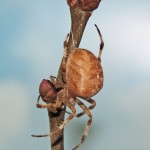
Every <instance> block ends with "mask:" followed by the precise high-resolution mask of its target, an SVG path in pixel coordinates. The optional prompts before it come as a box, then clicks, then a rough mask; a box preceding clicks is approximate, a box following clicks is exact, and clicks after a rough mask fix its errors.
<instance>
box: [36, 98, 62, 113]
mask: <svg viewBox="0 0 150 150" xmlns="http://www.w3.org/2000/svg"><path fill="white" fill-rule="evenodd" d="M40 97H41V96H40V95H39V96H38V99H37V102H36V107H37V108H47V109H49V110H50V111H51V112H53V113H57V109H59V108H60V109H62V108H63V105H62V103H61V102H60V101H56V102H55V103H47V104H40V103H39V101H40Z"/></svg>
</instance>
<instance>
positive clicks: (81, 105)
mask: <svg viewBox="0 0 150 150" xmlns="http://www.w3.org/2000/svg"><path fill="white" fill-rule="evenodd" d="M76 102H77V104H78V105H79V106H80V107H81V108H82V109H83V111H84V112H85V113H86V114H87V115H88V116H89V120H88V122H87V124H86V127H85V130H84V133H83V136H82V138H81V141H80V143H79V144H78V145H77V146H75V147H74V148H73V149H72V150H76V149H77V148H78V147H79V146H80V145H81V144H82V143H83V142H84V141H85V139H86V137H87V135H88V133H89V129H90V125H91V123H92V114H91V112H90V111H89V109H88V108H87V107H86V106H85V105H84V103H82V102H81V101H80V100H79V99H76Z"/></svg>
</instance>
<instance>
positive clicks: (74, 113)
mask: <svg viewBox="0 0 150 150" xmlns="http://www.w3.org/2000/svg"><path fill="white" fill-rule="evenodd" d="M65 105H66V106H68V107H69V108H70V110H71V111H72V113H71V114H70V115H69V117H68V118H67V119H66V120H64V122H63V123H62V124H61V125H60V126H59V127H58V129H57V130H56V131H54V132H52V133H50V136H53V135H55V134H56V133H57V132H59V131H61V130H62V129H63V128H64V127H65V125H66V124H67V123H68V122H69V121H70V120H71V119H72V118H73V117H74V116H75V115H76V109H75V107H74V105H72V104H71V103H68V102H65Z"/></svg>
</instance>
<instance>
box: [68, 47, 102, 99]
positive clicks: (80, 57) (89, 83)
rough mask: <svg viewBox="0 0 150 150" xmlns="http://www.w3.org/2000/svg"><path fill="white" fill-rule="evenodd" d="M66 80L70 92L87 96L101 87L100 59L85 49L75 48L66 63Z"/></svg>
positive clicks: (93, 93) (92, 94)
mask: <svg viewBox="0 0 150 150" xmlns="http://www.w3.org/2000/svg"><path fill="white" fill-rule="evenodd" d="M66 81H67V84H68V87H69V90H70V92H71V93H72V94H74V95H76V96H78V97H82V98H87V97H92V96H94V95H95V94H96V93H97V92H98V91H99V90H100V89H101V88H102V87H103V71H102V67H101V64H100V61H99V60H98V59H97V58H96V57H95V55H94V54H93V53H91V52H90V51H88V50H86V49H80V48H76V49H75V50H73V51H72V52H71V54H70V56H69V58H68V61H67V64H66Z"/></svg>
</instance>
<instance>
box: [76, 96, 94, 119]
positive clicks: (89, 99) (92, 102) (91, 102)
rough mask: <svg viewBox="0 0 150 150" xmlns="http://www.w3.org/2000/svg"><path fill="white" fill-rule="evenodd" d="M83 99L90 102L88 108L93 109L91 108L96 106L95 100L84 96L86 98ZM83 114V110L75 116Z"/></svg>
mask: <svg viewBox="0 0 150 150" xmlns="http://www.w3.org/2000/svg"><path fill="white" fill-rule="evenodd" d="M84 100H85V101H86V102H88V103H90V104H91V105H90V106H89V107H88V109H89V110H91V109H93V108H94V107H95V106H96V102H95V101H94V100H93V99H91V98H86V99H84ZM84 114H85V111H83V112H81V113H79V114H77V115H76V117H81V116H83V115H84Z"/></svg>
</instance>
